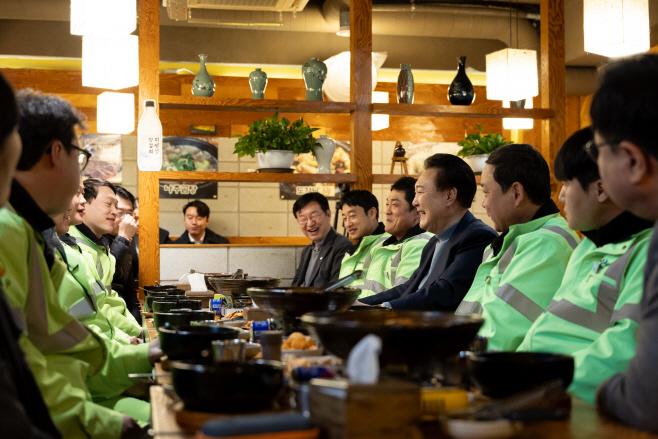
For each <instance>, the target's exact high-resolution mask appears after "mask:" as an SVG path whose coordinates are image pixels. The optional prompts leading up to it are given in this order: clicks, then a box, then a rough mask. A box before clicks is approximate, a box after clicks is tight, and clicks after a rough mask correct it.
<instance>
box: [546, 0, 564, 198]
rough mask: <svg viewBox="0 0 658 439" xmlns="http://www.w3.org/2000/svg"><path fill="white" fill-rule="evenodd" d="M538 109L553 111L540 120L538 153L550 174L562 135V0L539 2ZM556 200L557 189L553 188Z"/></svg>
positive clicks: (562, 138)
mask: <svg viewBox="0 0 658 439" xmlns="http://www.w3.org/2000/svg"><path fill="white" fill-rule="evenodd" d="M540 9H541V10H540V14H541V37H540V38H541V104H542V105H541V106H542V108H544V109H550V110H552V111H553V112H554V115H553V117H552V118H551V119H546V120H543V121H542V137H541V152H542V155H543V156H544V158H545V159H546V161H547V162H548V166H549V169H550V170H551V174H552V173H553V162H554V161H555V156H556V154H557V152H558V150H559V149H560V147H561V146H562V143H564V140H565V136H566V120H565V119H566V89H565V75H566V65H565V54H564V53H565V52H564V0H541V4H540ZM553 189H554V191H553V192H554V194H553V195H554V198H556V199H557V195H558V194H557V193H556V190H557V186H555V187H554V188H553Z"/></svg>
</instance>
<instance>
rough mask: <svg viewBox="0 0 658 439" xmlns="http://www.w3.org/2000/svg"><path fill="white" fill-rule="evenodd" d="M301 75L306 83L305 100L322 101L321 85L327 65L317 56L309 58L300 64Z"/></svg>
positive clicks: (325, 77) (325, 75) (325, 74)
mask: <svg viewBox="0 0 658 439" xmlns="http://www.w3.org/2000/svg"><path fill="white" fill-rule="evenodd" d="M302 76H303V77H304V84H305V85H306V100H307V101H322V100H324V99H323V98H322V85H323V84H324V80H325V79H327V65H326V64H325V63H323V62H322V61H319V60H318V59H317V58H311V60H310V61H307V62H305V63H304V65H303V66H302Z"/></svg>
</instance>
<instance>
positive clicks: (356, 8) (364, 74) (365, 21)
mask: <svg viewBox="0 0 658 439" xmlns="http://www.w3.org/2000/svg"><path fill="white" fill-rule="evenodd" d="M350 52H351V66H350V71H351V78H352V82H351V86H350V101H351V102H354V103H355V104H356V110H355V111H354V112H352V113H351V117H350V146H351V148H350V169H351V172H352V173H353V174H356V175H358V176H359V178H358V180H357V182H356V184H355V185H354V189H363V190H368V191H372V113H371V103H372V0H350Z"/></svg>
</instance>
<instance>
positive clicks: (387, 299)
mask: <svg viewBox="0 0 658 439" xmlns="http://www.w3.org/2000/svg"><path fill="white" fill-rule="evenodd" d="M476 190H477V184H476V183H475V175H474V174H473V170H472V169H471V167H470V166H468V164H467V163H466V162H465V161H464V160H462V159H461V158H459V157H457V156H455V155H452V154H435V155H433V156H431V157H428V158H427V160H425V171H423V173H422V174H421V175H420V177H419V178H418V181H417V182H416V187H415V193H416V194H415V197H414V198H413V201H412V205H413V208H414V210H416V211H417V213H418V216H419V223H418V226H419V227H420V228H421V229H424V230H427V232H429V233H431V234H434V235H435V236H433V237H432V239H430V240H429V241H428V242H427V243H426V245H425V246H424V248H423V250H422V254H421V257H420V262H419V265H418V267H417V269H416V270H415V271H414V272H413V274H412V275H411V277H410V278H409V280H407V281H406V282H404V283H402V284H400V285H398V286H396V287H394V288H391V289H389V290H387V291H383V292H381V293H379V294H376V295H374V296H370V297H365V298H363V299H361V300H360V302H361V303H363V304H367V305H377V304H386V305H385V306H390V307H391V308H393V309H394V310H436V311H454V310H455V308H457V305H459V302H461V300H462V299H463V298H464V296H465V295H466V292H467V291H468V288H469V287H470V286H471V283H472V282H473V276H475V271H476V270H477V266H478V264H479V263H480V261H482V253H483V252H484V249H485V247H486V246H487V245H489V244H490V243H491V241H493V240H494V238H496V236H498V235H497V234H496V232H494V231H493V229H491V227H489V226H487V225H486V224H484V223H483V222H482V221H480V220H479V219H477V218H475V217H474V216H473V214H471V213H470V212H469V211H468V209H469V208H470V207H471V204H472V203H473V198H474V197H475V192H476ZM395 192H399V191H395ZM391 194H392V195H391V196H389V204H390V202H391V200H397V199H398V196H396V195H395V194H394V191H393V190H392V191H391ZM404 199H405V201H406V202H407V203H408V195H406V190H405V196H404ZM399 203H400V206H399V209H401V210H404V208H405V206H406V205H405V204H404V203H403V202H402V197H400V199H399ZM409 215H410V216H411V218H413V216H414V213H413V211H409ZM391 217H393V215H391ZM387 218H388V217H387ZM392 219H393V218H392ZM401 224H402V223H400V222H399V220H398V221H392V222H391V224H390V225H389V226H387V227H388V228H390V230H391V234H392V235H393V236H395V235H396V234H397V235H400V233H401V230H400V229H401ZM400 238H404V235H402V236H400ZM396 239H397V238H396Z"/></svg>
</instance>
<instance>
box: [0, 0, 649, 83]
mask: <svg viewBox="0 0 658 439" xmlns="http://www.w3.org/2000/svg"><path fill="white" fill-rule="evenodd" d="M108 1H109V0H108ZM167 2H169V12H168V8H167V6H166V5H167ZM276 2H285V3H286V4H287V5H288V8H289V10H292V9H294V8H295V7H297V8H301V7H303V9H301V10H298V11H296V12H276V11H271V10H267V8H268V6H267V5H271V4H273V3H276ZM162 3H163V4H162V5H161V8H160V60H161V61H164V62H197V61H198V58H197V55H198V54H199V53H206V54H208V62H210V63H223V64H231V63H234V64H253V65H268V64H270V65H272V64H275V65H301V64H303V63H304V62H305V61H306V60H308V59H309V58H311V57H315V58H320V59H327V58H329V57H331V56H333V55H336V54H338V53H340V52H343V51H346V50H349V38H344V37H340V36H337V35H336V32H337V31H338V29H339V14H340V11H341V9H344V8H347V7H348V4H349V0H165V2H162ZM649 3H650V6H649V14H650V17H649V19H650V26H651V45H652V46H654V45H656V44H658V0H656V1H650V2H649ZM209 4H215V5H218V4H222V5H225V6H224V7H223V8H222V9H211V8H209V7H208V6H207V5H209ZM189 5H193V6H194V7H192V8H189ZM204 5H205V6H204ZM226 5H228V6H226ZM249 5H251V9H244V8H245V7H247V6H249ZM254 5H264V6H263V7H260V8H258V7H256V8H254ZM295 5H297V6H295ZM509 5H510V2H505V1H489V0H373V51H376V52H387V53H388V57H387V59H386V61H385V63H384V65H383V68H398V67H399V64H401V63H410V64H411V65H412V68H413V69H423V70H438V71H445V70H454V69H456V66H457V64H456V57H457V56H466V57H467V64H468V66H470V67H471V68H473V69H475V70H478V71H484V70H485V55H486V54H487V53H491V52H495V51H497V50H500V49H503V48H506V47H509V46H510V28H511V31H512V47H514V48H521V49H533V50H537V51H538V50H539V48H540V42H539V33H540V26H541V21H540V19H539V0H519V1H518V2H517V1H516V0H513V1H512V2H511V5H512V8H511V16H512V25H511V26H510V7H509ZM183 6H186V7H187V8H188V12H187V16H188V20H182V19H181V20H175V19H172V18H170V17H169V16H170V15H172V16H174V17H178V18H182V17H184V16H185V15H181V13H180V11H178V12H177V13H178V15H176V14H177V13H176V12H175V11H173V12H172V7H174V9H176V8H179V9H180V8H181V7H183ZM227 7H228V8H229V9H226V8H227ZM236 8H243V9H236ZM257 9H266V10H257ZM69 11H70V0H0V55H2V56H16V57H20V56H32V57H62V58H80V57H81V46H82V45H81V41H80V37H77V36H73V35H71V34H70V32H69V19H70V17H69ZM189 17H192V19H191V20H190V19H189ZM189 21H196V22H192V23H190V22H189ZM199 21H203V22H199ZM565 31H566V37H565V42H566V47H565V52H566V64H567V93H570V92H571V93H572V94H584V93H586V92H587V90H584V89H583V88H585V89H586V88H587V87H594V86H595V84H592V82H594V76H595V67H596V66H598V65H601V64H603V63H605V62H606V61H607V58H605V57H602V56H598V55H594V54H589V53H586V52H585V51H584V47H583V3H582V0H565ZM570 83H571V84H570Z"/></svg>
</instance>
